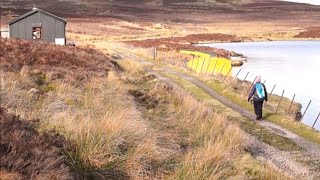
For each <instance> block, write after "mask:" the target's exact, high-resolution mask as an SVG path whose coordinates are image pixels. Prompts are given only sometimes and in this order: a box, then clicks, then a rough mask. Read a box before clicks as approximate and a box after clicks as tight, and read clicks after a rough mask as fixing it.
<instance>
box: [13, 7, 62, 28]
mask: <svg viewBox="0 0 320 180" xmlns="http://www.w3.org/2000/svg"><path fill="white" fill-rule="evenodd" d="M37 12H40V13H43V14H46V15H48V16H51V17H53V18H55V19H58V20H60V21H62V22H64V23H67V20H65V19H63V18H61V17H58V16H56V15H53V14H51V13H48V12H46V11H44V10H41V9H38V8H34V9H32V11H30V12H27V13H25V14H23V15H21V16H19V17H17V18H16V19H14V20H12V21H10V22H9V25H11V24H14V23H15V22H17V21H20V20H21V19H24V18H26V17H28V16H30V15H32V14H34V13H37Z"/></svg>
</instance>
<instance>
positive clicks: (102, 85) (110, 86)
mask: <svg viewBox="0 0 320 180" xmlns="http://www.w3.org/2000/svg"><path fill="white" fill-rule="evenodd" d="M21 74H23V73H20V74H18V73H14V72H1V106H2V107H5V108H7V109H9V110H10V111H11V112H12V113H14V114H18V115H20V116H21V117H24V118H27V119H40V120H41V126H40V131H47V130H52V129H54V130H56V131H57V132H59V133H61V134H62V135H64V136H65V137H66V138H67V139H68V140H70V141H72V142H75V144H76V147H77V148H76V153H73V154H68V156H69V158H70V159H71V163H72V166H73V168H74V170H76V171H84V173H85V171H86V170H90V169H91V170H92V169H96V168H98V169H99V168H100V169H103V168H104V167H106V166H108V167H109V168H115V169H128V171H127V172H131V173H132V174H134V173H135V171H130V168H131V169H133V168H132V167H131V165H130V164H126V163H127V162H129V161H126V160H127V159H128V154H134V152H135V151H136V150H139V149H147V148H143V147H144V146H145V147H150V146H152V139H153V138H154V137H153V135H152V132H150V131H149V130H148V127H147V125H146V124H145V123H144V122H143V119H142V118H141V114H140V112H139V111H138V110H137V109H136V108H135V104H134V101H133V100H132V97H131V96H129V95H128V94H127V90H128V89H127V88H128V87H127V86H125V85H124V84H122V83H121V82H120V80H119V78H118V77H117V76H116V75H114V74H112V73H111V74H109V76H108V79H101V78H100V79H98V78H96V79H92V80H91V81H89V82H87V83H85V84H84V87H82V88H77V87H74V86H72V84H74V83H72V82H66V81H61V82H58V81H55V82H54V83H53V82H51V83H50V84H54V88H53V89H52V90H51V91H49V92H47V93H44V94H42V93H41V92H39V94H32V93H28V90H29V89H30V88H31V87H33V86H35V85H34V84H33V82H32V81H31V80H30V77H28V76H27V75H25V76H22V75H21ZM129 175H131V174H129ZM129 175H128V176H129Z"/></svg>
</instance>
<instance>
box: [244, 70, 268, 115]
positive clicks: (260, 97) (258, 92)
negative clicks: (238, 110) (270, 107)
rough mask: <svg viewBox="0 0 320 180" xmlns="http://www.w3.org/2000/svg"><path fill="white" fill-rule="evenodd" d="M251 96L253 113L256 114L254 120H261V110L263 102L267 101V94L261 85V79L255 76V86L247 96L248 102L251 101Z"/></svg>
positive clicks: (264, 87)
mask: <svg viewBox="0 0 320 180" xmlns="http://www.w3.org/2000/svg"><path fill="white" fill-rule="evenodd" d="M252 96H253V106H254V112H255V114H256V120H261V119H262V108H263V101H268V93H267V89H266V86H265V85H264V84H263V83H261V77H260V76H257V78H256V81H255V84H254V85H253V86H252V88H251V90H250V93H249V96H248V102H249V101H250V100H251V98H252Z"/></svg>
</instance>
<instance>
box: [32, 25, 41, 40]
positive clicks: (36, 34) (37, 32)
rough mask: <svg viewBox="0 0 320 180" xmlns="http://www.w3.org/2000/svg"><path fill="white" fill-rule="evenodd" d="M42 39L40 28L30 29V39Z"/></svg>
mask: <svg viewBox="0 0 320 180" xmlns="http://www.w3.org/2000/svg"><path fill="white" fill-rule="evenodd" d="M41 37H42V31H41V27H33V28H32V39H35V40H36V39H41Z"/></svg>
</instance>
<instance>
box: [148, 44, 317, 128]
mask: <svg viewBox="0 0 320 180" xmlns="http://www.w3.org/2000/svg"><path fill="white" fill-rule="evenodd" d="M152 50H153V53H152V55H153V58H156V57H157V55H158V53H157V49H156V48H155V49H152ZM192 58H193V59H192V62H191V63H188V61H184V62H185V63H186V64H184V65H182V66H180V67H183V68H186V69H187V70H191V72H195V73H197V74H199V75H200V76H202V75H206V76H214V75H215V71H216V69H217V67H218V66H217V64H218V61H219V60H216V61H215V63H214V65H213V69H212V72H211V73H209V74H208V71H209V69H211V68H210V64H211V59H210V58H203V59H201V58H200V57H199V56H197V57H196V56H195V55H192ZM196 61H197V62H196ZM200 61H202V63H201V68H200V67H199V65H200ZM207 61H208V62H207ZM206 63H207V64H206ZM205 64H206V65H207V67H206V69H203V68H204V66H205ZM225 64H226V62H224V64H223V66H222V68H221V69H220V71H219V70H217V71H219V73H217V74H216V76H217V77H219V76H220V75H223V74H222V71H223V70H224V68H225ZM189 65H190V66H189ZM195 66H196V67H195ZM233 69H234V68H233V66H231V68H230V69H229V70H228V72H227V74H226V75H223V76H225V77H224V78H223V79H220V80H221V81H222V82H223V83H224V82H225V80H226V78H227V77H228V76H229V75H230V72H232V70H233ZM198 70H199V71H198ZM203 70H205V71H203ZM209 72H210V71H209ZM241 72H243V69H242V68H240V69H239V71H238V72H237V73H236V75H235V76H234V78H235V79H239V75H240V73H241ZM249 74H250V72H246V75H245V77H244V78H243V80H242V82H241V85H240V87H242V86H243V85H244V83H245V82H247V81H246V79H247V78H248V76H249ZM256 79H257V76H255V78H254V80H253V82H252V83H253V84H254V83H255V80H256ZM249 82H251V81H249ZM265 83H266V80H265V81H264V82H263V84H265ZM253 84H252V86H253ZM252 86H251V88H252ZM276 86H277V84H274V85H273V87H272V90H271V92H270V93H268V94H269V101H270V99H271V97H272V96H273V95H274V94H273V92H274V90H275V88H276ZM284 93H285V89H284V90H283V91H282V94H281V96H280V100H279V102H278V104H277V108H276V111H275V113H278V111H279V108H280V106H281V103H282V99H283V97H284ZM295 98H296V94H294V95H293V97H292V99H291V101H290V106H289V108H288V110H287V112H286V110H285V111H284V113H285V114H287V115H290V114H291V109H292V107H293V104H294V100H295ZM311 102H312V100H310V101H309V103H308V105H307V107H306V109H305V110H304V112H303V114H302V118H301V119H303V118H304V116H305V115H306V113H307V111H308V110H309V107H310V104H311ZM319 117H320V112H319V114H318V115H317V117H316V118H315V121H314V123H313V125H312V128H314V126H315V125H316V124H317V122H318V119H319Z"/></svg>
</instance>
